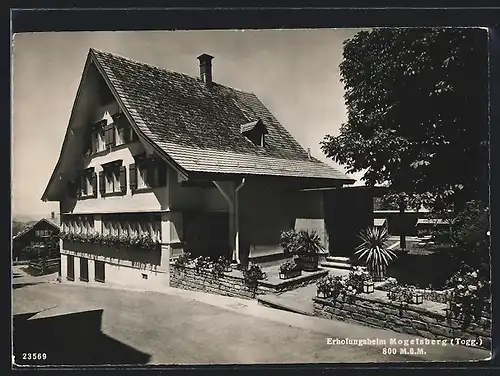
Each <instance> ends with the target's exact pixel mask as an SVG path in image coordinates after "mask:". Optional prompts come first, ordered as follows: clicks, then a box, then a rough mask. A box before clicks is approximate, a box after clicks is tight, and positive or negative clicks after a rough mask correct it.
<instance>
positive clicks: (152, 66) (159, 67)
mask: <svg viewBox="0 0 500 376" xmlns="http://www.w3.org/2000/svg"><path fill="white" fill-rule="evenodd" d="M90 50H91V51H92V52H97V53H101V54H105V55H111V56H114V57H117V58H119V59H123V60H127V61H130V62H132V63H135V64H139V65H146V66H148V67H151V68H155V69H159V70H162V71H165V72H168V73H174V74H179V75H181V76H185V77H188V78H190V79H193V80H197V81H200V82H201V79H200V78H199V77H196V76H191V75H190V74H187V73H182V72H179V71H175V70H173V69H168V68H165V67H162V66H159V65H156V64H151V63H146V62H144V61H140V60H136V59H132V58H130V57H127V56H123V55H120V54H117V53H114V52H109V51H104V50H100V49H98V48H94V47H90ZM213 84H214V85H216V86H220V87H222V88H226V89H231V90H234V91H239V92H241V93H245V94H251V95H254V96H255V97H257V95H256V94H255V93H253V92H251V91H246V90H243V89H240V88H237V87H233V86H229V85H224V84H220V83H218V82H214V83H213Z"/></svg>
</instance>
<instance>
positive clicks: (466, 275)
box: [447, 265, 491, 326]
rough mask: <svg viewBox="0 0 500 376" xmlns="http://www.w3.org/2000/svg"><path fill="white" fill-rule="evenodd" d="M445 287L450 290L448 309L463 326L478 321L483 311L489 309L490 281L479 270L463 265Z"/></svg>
mask: <svg viewBox="0 0 500 376" xmlns="http://www.w3.org/2000/svg"><path fill="white" fill-rule="evenodd" d="M447 285H448V286H449V287H451V288H452V290H451V291H450V293H449V296H448V304H449V308H450V310H451V312H452V313H453V314H454V315H455V317H457V318H458V319H460V320H462V321H463V323H464V326H468V325H469V324H470V323H471V322H474V321H478V320H479V319H480V317H481V315H482V312H483V311H484V310H490V309H491V306H490V301H491V285H490V281H489V278H488V277H486V276H485V275H484V274H482V273H481V271H480V270H479V269H476V270H474V269H472V268H471V267H469V266H467V265H464V266H463V267H462V268H461V269H460V270H459V271H458V272H457V273H456V274H455V275H454V276H453V277H451V278H450V280H449V281H448V283H447Z"/></svg>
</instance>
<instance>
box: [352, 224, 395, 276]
mask: <svg viewBox="0 0 500 376" xmlns="http://www.w3.org/2000/svg"><path fill="white" fill-rule="evenodd" d="M358 236H359V238H360V239H361V240H362V243H361V244H360V245H359V246H358V247H357V248H356V251H355V252H354V254H355V255H356V256H357V257H358V259H359V260H363V261H365V262H366V264H367V266H368V270H369V272H370V274H371V275H372V276H373V278H374V279H375V280H381V279H382V278H383V277H384V276H385V272H386V270H387V266H388V265H389V263H390V262H391V261H392V260H394V259H395V258H396V257H397V256H396V254H395V253H394V252H392V251H391V250H389V249H388V248H387V241H388V239H389V233H388V232H387V229H386V228H378V227H369V228H368V229H366V230H363V231H361V232H360V234H359V235H358Z"/></svg>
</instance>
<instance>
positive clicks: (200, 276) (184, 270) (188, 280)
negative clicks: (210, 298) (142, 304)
mask: <svg viewBox="0 0 500 376" xmlns="http://www.w3.org/2000/svg"><path fill="white" fill-rule="evenodd" d="M327 274H328V271H327V270H318V271H317V272H311V273H308V274H305V273H304V274H303V275H302V276H300V277H295V278H290V279H285V280H276V278H269V279H268V280H262V281H259V282H258V284H257V287H256V288H255V287H251V286H248V285H247V284H246V282H245V280H244V278H243V275H242V274H241V272H239V271H232V272H228V273H224V275H222V276H219V277H215V276H213V275H212V273H211V272H209V271H197V270H196V269H195V268H194V267H188V266H185V265H176V264H175V263H172V264H170V286H171V287H176V288H181V289H185V290H196V291H204V292H208V293H212V294H218V295H226V296H233V297H238V298H244V299H253V298H255V296H256V295H267V294H280V293H282V292H285V291H289V290H294V289H296V288H298V287H302V286H305V285H308V284H311V283H315V282H316V281H317V280H318V279H319V278H322V277H324V276H325V275H327Z"/></svg>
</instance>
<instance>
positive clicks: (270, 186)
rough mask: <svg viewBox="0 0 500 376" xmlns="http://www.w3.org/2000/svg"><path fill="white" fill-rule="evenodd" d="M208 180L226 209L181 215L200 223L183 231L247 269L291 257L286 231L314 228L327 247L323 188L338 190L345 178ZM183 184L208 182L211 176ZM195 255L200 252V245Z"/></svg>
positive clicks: (254, 177)
mask: <svg viewBox="0 0 500 376" xmlns="http://www.w3.org/2000/svg"><path fill="white" fill-rule="evenodd" d="M210 183H211V185H212V187H215V188H216V190H217V192H218V194H219V198H222V199H223V201H224V207H223V208H220V209H219V210H205V211H199V212H198V213H185V214H183V217H184V218H185V220H186V222H185V223H186V224H187V222H189V221H192V223H194V222H196V223H197V225H192V226H187V227H190V228H191V229H192V230H191V231H187V232H185V234H186V237H187V238H190V240H191V244H192V240H193V239H194V238H195V237H196V236H199V237H200V238H203V239H199V240H200V241H199V242H198V244H199V245H200V247H202V248H203V247H205V252H204V253H205V254H207V255H210V256H212V257H213V256H218V255H224V256H226V257H227V258H229V259H230V260H231V261H232V262H233V263H235V264H238V265H242V266H243V267H246V266H247V265H248V264H249V263H250V262H252V263H258V264H261V265H262V266H268V265H275V264H276V263H280V262H281V261H283V259H285V258H287V255H284V254H283V249H282V248H281V246H280V236H281V232H282V231H287V230H291V229H296V230H299V229H308V230H316V231H317V233H318V234H319V235H320V237H321V238H322V241H323V245H324V246H325V249H326V250H328V249H329V234H328V231H327V226H326V220H325V219H326V213H325V201H324V192H323V191H322V190H321V189H325V188H330V189H333V188H336V189H339V188H341V187H342V183H343V182H342V181H332V180H331V179H305V178H285V177H260V176H239V177H235V176H227V177H225V178H223V179H221V176H220V175H216V176H213V180H210ZM184 184H189V185H190V186H196V185H200V186H201V185H204V186H207V177H206V176H204V179H200V180H190V181H189V182H186V183H184ZM189 218H191V219H189ZM207 248H212V249H211V250H209V249H207ZM213 248H217V250H215V249H213ZM196 253H201V249H199V250H198V251H197V252H196ZM288 257H289V256H288Z"/></svg>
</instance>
